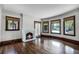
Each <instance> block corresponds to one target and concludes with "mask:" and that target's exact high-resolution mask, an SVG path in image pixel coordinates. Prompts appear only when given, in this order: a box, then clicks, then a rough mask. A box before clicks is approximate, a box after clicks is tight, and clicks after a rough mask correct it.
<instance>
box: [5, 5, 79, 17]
mask: <svg viewBox="0 0 79 59" xmlns="http://www.w3.org/2000/svg"><path fill="white" fill-rule="evenodd" d="M78 7H79V5H78V4H5V5H4V8H5V9H7V10H12V11H15V12H18V13H26V14H28V15H30V16H34V17H37V18H47V17H51V16H56V15H59V14H62V13H65V12H68V11H70V10H73V9H75V8H78Z"/></svg>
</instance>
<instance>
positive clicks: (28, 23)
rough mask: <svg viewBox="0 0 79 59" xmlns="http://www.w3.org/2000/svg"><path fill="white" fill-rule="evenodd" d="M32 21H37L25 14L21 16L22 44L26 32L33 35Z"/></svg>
mask: <svg viewBox="0 0 79 59" xmlns="http://www.w3.org/2000/svg"><path fill="white" fill-rule="evenodd" d="M34 21H38V19H36V18H34V17H32V16H29V15H26V14H24V15H23V26H22V39H23V41H24V42H26V33H27V32H32V33H34Z"/></svg>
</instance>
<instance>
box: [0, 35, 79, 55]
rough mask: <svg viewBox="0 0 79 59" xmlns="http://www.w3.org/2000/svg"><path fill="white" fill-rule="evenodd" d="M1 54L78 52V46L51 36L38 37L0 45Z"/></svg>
mask: <svg viewBox="0 0 79 59" xmlns="http://www.w3.org/2000/svg"><path fill="white" fill-rule="evenodd" d="M0 53H1V54H78V53H79V46H78V45H74V44H71V43H68V42H64V41H61V40H58V39H53V38H45V37H42V38H38V39H37V40H35V41H32V42H27V43H22V42H19V43H16V44H11V45H6V46H2V47H0Z"/></svg>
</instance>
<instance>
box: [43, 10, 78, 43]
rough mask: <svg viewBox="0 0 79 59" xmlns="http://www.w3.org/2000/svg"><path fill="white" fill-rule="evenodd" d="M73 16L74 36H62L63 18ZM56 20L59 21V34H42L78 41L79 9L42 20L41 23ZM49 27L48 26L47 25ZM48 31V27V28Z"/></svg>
mask: <svg viewBox="0 0 79 59" xmlns="http://www.w3.org/2000/svg"><path fill="white" fill-rule="evenodd" d="M73 15H75V22H76V25H75V26H76V30H75V32H76V36H68V35H63V18H64V17H69V16H73ZM56 19H61V34H50V33H42V34H44V35H51V36H58V37H65V38H69V39H73V40H76V41H79V9H75V10H73V11H70V12H67V13H64V14H61V15H58V16H55V17H52V18H50V19H44V20H43V21H47V20H48V21H49V22H50V21H51V20H56ZM49 26H50V25H49ZM49 29H50V27H49Z"/></svg>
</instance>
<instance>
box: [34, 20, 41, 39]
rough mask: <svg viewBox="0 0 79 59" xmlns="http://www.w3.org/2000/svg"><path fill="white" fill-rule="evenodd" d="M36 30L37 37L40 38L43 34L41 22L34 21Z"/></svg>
mask: <svg viewBox="0 0 79 59" xmlns="http://www.w3.org/2000/svg"><path fill="white" fill-rule="evenodd" d="M34 30H35V37H36V38H38V37H40V35H41V22H40V21H34Z"/></svg>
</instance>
